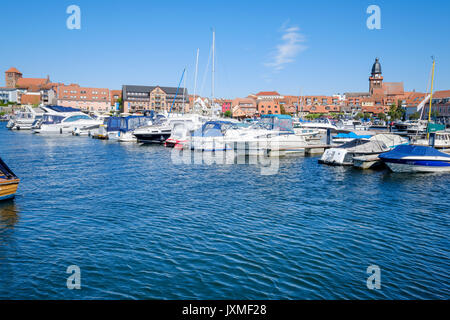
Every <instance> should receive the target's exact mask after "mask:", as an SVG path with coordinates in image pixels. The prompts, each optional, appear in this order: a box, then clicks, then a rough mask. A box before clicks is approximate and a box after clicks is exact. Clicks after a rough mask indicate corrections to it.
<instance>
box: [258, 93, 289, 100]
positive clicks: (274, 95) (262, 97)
mask: <svg viewBox="0 0 450 320" xmlns="http://www.w3.org/2000/svg"><path fill="white" fill-rule="evenodd" d="M255 96H256V99H257V100H258V101H260V100H279V99H283V98H284V97H283V96H282V95H280V94H279V93H278V92H276V91H261V92H258V93H257V94H255Z"/></svg>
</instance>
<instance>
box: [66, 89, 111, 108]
mask: <svg viewBox="0 0 450 320" xmlns="http://www.w3.org/2000/svg"><path fill="white" fill-rule="evenodd" d="M57 95H58V99H57V103H58V105H60V106H63V107H72V108H79V109H81V110H82V111H86V112H100V113H103V112H109V111H110V110H111V102H110V93H109V89H107V88H91V87H80V86H79V85H78V84H69V85H64V84H60V85H58V87H57Z"/></svg>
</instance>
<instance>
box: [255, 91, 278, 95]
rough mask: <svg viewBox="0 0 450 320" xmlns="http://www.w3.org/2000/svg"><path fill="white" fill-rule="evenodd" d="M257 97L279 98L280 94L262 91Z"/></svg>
mask: <svg viewBox="0 0 450 320" xmlns="http://www.w3.org/2000/svg"><path fill="white" fill-rule="evenodd" d="M256 95H257V96H279V95H280V94H279V93H278V92H276V91H261V92H259V93H257V94H256Z"/></svg>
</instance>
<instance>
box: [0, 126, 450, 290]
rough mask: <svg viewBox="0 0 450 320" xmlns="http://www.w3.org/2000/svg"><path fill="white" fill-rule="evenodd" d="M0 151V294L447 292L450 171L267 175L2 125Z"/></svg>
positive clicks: (295, 167) (313, 167) (309, 166)
mask: <svg viewBox="0 0 450 320" xmlns="http://www.w3.org/2000/svg"><path fill="white" fill-rule="evenodd" d="M0 156H1V157H2V158H3V159H4V161H5V162H6V163H8V164H9V166H10V167H11V168H12V169H13V171H15V173H16V174H17V175H18V176H19V177H20V178H21V179H22V181H21V184H20V187H19V192H18V195H17V197H16V199H15V200H14V201H10V202H6V203H2V204H0V298H2V299H5V298H6V299H75V298H76V299H93V298H100V299H375V298H383V299H416V298H419V299H432V298H438V299H448V298H450V280H449V276H448V274H449V272H450V260H449V225H450V219H449V208H450V197H449V192H448V189H449V186H450V175H403V174H393V173H389V172H388V171H368V172H362V171H358V170H356V169H353V168H340V167H327V166H322V165H319V164H318V163H317V158H314V157H311V158H308V157H307V158H304V157H290V158H284V159H281V162H280V168H279V173H278V174H276V175H269V176H263V175H261V174H260V168H258V167H257V166H255V165H248V164H247V165H246V164H234V165H174V164H173V163H172V161H171V158H170V151H169V150H168V149H165V148H164V147H159V146H148V147H145V146H139V145H136V144H119V143H115V142H108V141H99V140H93V139H89V138H84V137H59V136H57V137H44V136H37V135H32V134H30V133H29V132H11V131H7V130H6V129H5V125H4V124H0ZM69 265H78V266H79V267H80V268H81V285H82V288H81V290H68V289H67V287H66V279H67V277H68V276H69V275H68V274H67V273H66V269H67V267H68V266H69ZM369 265H378V266H379V267H380V268H381V286H382V287H381V290H378V291H374V290H369V289H368V288H367V286H366V279H367V277H368V276H369V275H368V274H366V269H367V267H368V266H369Z"/></svg>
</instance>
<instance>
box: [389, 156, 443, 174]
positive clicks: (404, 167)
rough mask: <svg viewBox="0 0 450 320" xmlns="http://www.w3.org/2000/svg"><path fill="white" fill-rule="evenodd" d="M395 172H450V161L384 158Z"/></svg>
mask: <svg viewBox="0 0 450 320" xmlns="http://www.w3.org/2000/svg"><path fill="white" fill-rule="evenodd" d="M383 161H384V162H385V163H386V165H387V166H388V167H389V169H391V170H392V171H393V172H423V173H430V172H450V161H440V160H437V161H433V160H419V159H417V160H414V159H407V160H393V159H392V160H386V159H384V160H383Z"/></svg>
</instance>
